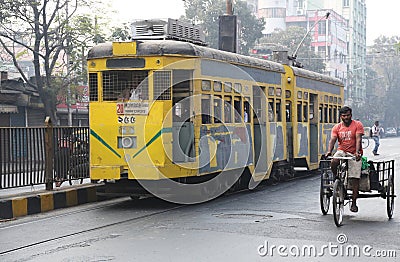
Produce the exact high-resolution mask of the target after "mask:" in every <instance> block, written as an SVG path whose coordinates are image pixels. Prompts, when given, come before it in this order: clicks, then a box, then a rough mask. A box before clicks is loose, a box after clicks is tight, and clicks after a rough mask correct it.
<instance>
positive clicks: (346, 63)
mask: <svg viewBox="0 0 400 262" xmlns="http://www.w3.org/2000/svg"><path fill="white" fill-rule="evenodd" d="M329 10H330V13H331V14H330V16H329V19H328V20H326V21H325V20H321V21H320V22H319V23H318V24H317V25H315V28H314V29H313V30H312V31H311V32H310V33H311V34H312V39H313V41H312V44H311V45H312V49H313V50H314V51H315V52H317V53H319V54H320V55H322V57H323V58H324V59H325V64H326V68H327V74H329V75H331V76H335V77H338V78H340V79H342V80H343V81H344V82H345V104H347V105H353V104H357V103H362V101H364V100H365V97H366V61H365V60H366V12H367V8H366V4H365V0H259V1H258V11H257V16H258V17H260V18H261V17H262V18H264V19H265V21H266V27H265V28H264V30H263V33H264V35H265V36H268V34H271V33H272V32H274V31H275V30H276V29H282V30H285V29H286V28H287V27H288V26H291V25H297V26H303V27H306V28H307V29H309V28H310V26H312V25H313V23H315V22H316V21H318V19H319V18H321V16H323V15H325V14H326V11H329Z"/></svg>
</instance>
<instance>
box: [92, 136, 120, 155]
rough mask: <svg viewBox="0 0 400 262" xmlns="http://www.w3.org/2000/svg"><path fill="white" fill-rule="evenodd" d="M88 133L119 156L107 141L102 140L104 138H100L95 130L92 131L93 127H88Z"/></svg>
mask: <svg viewBox="0 0 400 262" xmlns="http://www.w3.org/2000/svg"><path fill="white" fill-rule="evenodd" d="M90 134H91V135H92V136H94V137H95V138H96V139H97V140H99V141H100V143H102V144H103V145H104V146H105V147H107V148H108V149H110V150H111V152H113V153H114V154H115V155H116V156H117V157H119V158H121V155H120V154H118V152H117V151H115V150H114V149H113V148H112V147H111V146H110V145H109V144H107V142H106V141H104V139H103V138H101V137H100V136H99V135H98V134H97V133H96V132H94V131H93V129H90Z"/></svg>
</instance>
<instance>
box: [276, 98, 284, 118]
mask: <svg viewBox="0 0 400 262" xmlns="http://www.w3.org/2000/svg"><path fill="white" fill-rule="evenodd" d="M281 107H282V104H281V100H276V107H275V109H276V111H275V112H276V121H277V122H282V109H281Z"/></svg>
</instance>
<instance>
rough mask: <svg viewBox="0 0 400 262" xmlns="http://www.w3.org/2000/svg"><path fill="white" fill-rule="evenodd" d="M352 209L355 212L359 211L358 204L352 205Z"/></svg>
mask: <svg viewBox="0 0 400 262" xmlns="http://www.w3.org/2000/svg"><path fill="white" fill-rule="evenodd" d="M350 211H351V212H354V213H357V212H358V206H351V207H350Z"/></svg>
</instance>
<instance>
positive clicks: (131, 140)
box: [118, 136, 136, 148]
mask: <svg viewBox="0 0 400 262" xmlns="http://www.w3.org/2000/svg"><path fill="white" fill-rule="evenodd" d="M118 148H136V136H121V137H118Z"/></svg>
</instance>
